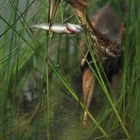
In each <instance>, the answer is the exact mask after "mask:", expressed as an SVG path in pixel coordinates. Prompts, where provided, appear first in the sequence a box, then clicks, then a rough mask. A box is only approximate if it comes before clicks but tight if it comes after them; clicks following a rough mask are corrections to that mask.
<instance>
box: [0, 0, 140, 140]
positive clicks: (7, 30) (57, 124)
mask: <svg viewBox="0 0 140 140" xmlns="http://www.w3.org/2000/svg"><path fill="white" fill-rule="evenodd" d="M88 2H89V6H88V7H87V8H86V11H87V13H88V16H89V17H90V18H91V17H92V16H93V15H94V14H95V13H96V12H97V10H98V9H100V8H101V7H103V6H104V5H106V4H110V5H111V6H112V7H113V9H114V10H115V11H116V13H117V14H118V15H119V16H120V18H121V19H122V21H123V22H124V24H125V27H126V32H125V37H124V52H125V53H124V66H123V73H124V76H123V83H122V90H121V94H120V97H119V99H118V100H117V101H114V100H113V98H112V97H111V96H110V99H111V101H109V100H108V98H107V96H106V94H104V92H103V91H102V89H101V87H100V86H99V85H97V87H96V90H95V91H96V92H95V94H94V99H93V103H92V106H91V108H90V113H91V115H92V119H91V120H90V125H89V127H88V128H86V129H84V128H83V127H82V124H81V118H82V113H83V108H82V107H81V104H80V102H81V101H83V98H82V87H81V84H82V72H81V69H80V49H79V43H80V41H81V38H82V36H83V34H77V35H66V34H55V33H51V34H48V33H47V32H46V31H43V30H39V29H31V28H30V27H31V26H32V25H34V24H37V23H47V22H48V12H49V1H48V0H24V1H23V0H0V139H2V140H9V139H10V140H22V139H23V140H97V139H101V140H104V139H111V140H117V139H118V140H119V139H133V140H139V139H140V134H139V132H140V119H139V118H140V104H139V100H140V94H139V90H140V88H139V81H140V77H139V76H140V39H139V37H140V32H139V23H140V7H139V5H140V2H139V1H137V0H133V1H132V0H123V1H121V0H104V1H103V0H88ZM53 22H55V23H76V24H78V19H77V17H76V15H75V12H74V10H73V8H72V7H71V6H70V4H68V2H67V1H63V2H61V3H60V5H59V7H58V8H57V13H56V16H55V19H54V21H53ZM110 103H112V105H110ZM97 124H98V125H97Z"/></svg>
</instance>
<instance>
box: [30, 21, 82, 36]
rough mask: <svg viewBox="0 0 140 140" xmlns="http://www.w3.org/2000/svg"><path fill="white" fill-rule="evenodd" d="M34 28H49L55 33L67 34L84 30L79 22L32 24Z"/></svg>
mask: <svg viewBox="0 0 140 140" xmlns="http://www.w3.org/2000/svg"><path fill="white" fill-rule="evenodd" d="M32 27H33V28H39V29H43V30H47V31H50V32H54V33H66V34H77V33H81V32H83V31H84V29H83V27H82V26H81V25H78V24H71V23H66V24H57V23H53V24H52V25H51V24H50V23H43V24H36V25H33V26H32Z"/></svg>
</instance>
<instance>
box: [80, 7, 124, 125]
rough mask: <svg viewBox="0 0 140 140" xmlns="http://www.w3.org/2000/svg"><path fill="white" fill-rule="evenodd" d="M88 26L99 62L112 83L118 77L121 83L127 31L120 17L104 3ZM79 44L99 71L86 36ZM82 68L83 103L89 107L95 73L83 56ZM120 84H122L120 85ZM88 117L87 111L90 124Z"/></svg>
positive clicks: (85, 120)
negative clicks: (124, 34) (123, 45)
mask: <svg viewBox="0 0 140 140" xmlns="http://www.w3.org/2000/svg"><path fill="white" fill-rule="evenodd" d="M89 26H90V28H91V34H92V41H93V46H92V49H93V51H94V56H95V58H97V62H98V64H99V63H100V64H101V65H102V67H103V69H104V71H105V74H106V76H107V78H108V81H109V82H110V83H112V84H113V83H115V82H116V81H115V79H117V78H118V77H119V80H118V82H119V83H120V80H121V77H122V71H121V70H122V62H123V47H122V36H123V32H124V28H123V25H122V23H121V20H120V18H119V17H118V15H117V14H116V12H115V11H114V10H113V9H112V8H111V7H110V6H104V7H103V8H101V9H100V10H99V11H98V12H97V13H96V15H95V16H94V17H93V18H92V19H91V20H90V21H89ZM80 47H81V48H82V50H83V51H84V53H85V54H86V59H87V60H88V61H89V62H90V64H91V65H92V67H93V68H94V69H95V71H96V68H95V65H94V63H93V61H92V58H91V54H90V52H89V50H88V47H87V45H86V41H85V39H83V40H82V41H81V44H80ZM99 67H100V66H99ZM81 68H82V72H83V84H82V89H83V97H84V104H85V106H86V107H87V108H89V107H90V104H91V101H92V97H93V92H94V87H95V76H94V73H93V72H92V71H91V70H90V68H89V66H88V63H87V62H86V60H85V58H82V59H81ZM114 77H115V78H114ZM115 84H116V83H115ZM112 87H115V86H112ZM118 88H120V87H119V86H118ZM117 90H118V89H117ZM87 117H88V115H87V113H86V111H85V112H84V116H83V124H84V125H86V124H87V120H88V119H87Z"/></svg>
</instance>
